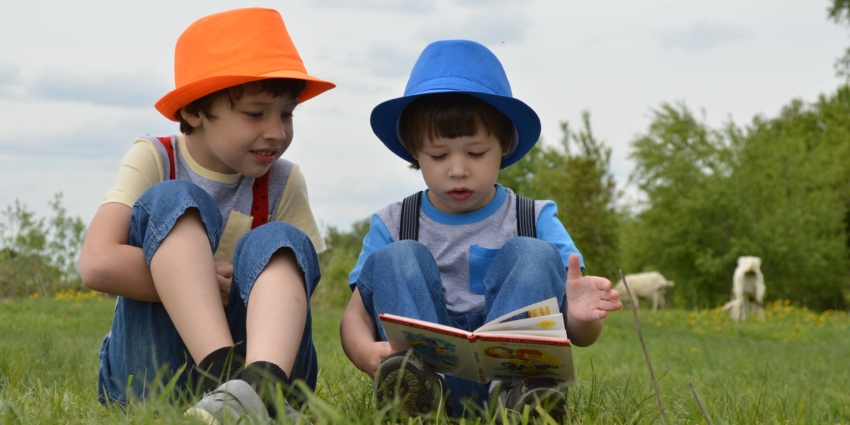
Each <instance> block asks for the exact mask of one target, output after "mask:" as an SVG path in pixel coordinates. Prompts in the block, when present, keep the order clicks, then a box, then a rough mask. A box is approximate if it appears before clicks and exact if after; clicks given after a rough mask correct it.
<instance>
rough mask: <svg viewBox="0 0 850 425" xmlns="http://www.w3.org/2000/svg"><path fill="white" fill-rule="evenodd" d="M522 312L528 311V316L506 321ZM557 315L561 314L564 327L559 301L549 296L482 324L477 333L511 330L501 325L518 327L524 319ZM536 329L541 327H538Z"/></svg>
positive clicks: (561, 322)
mask: <svg viewBox="0 0 850 425" xmlns="http://www.w3.org/2000/svg"><path fill="white" fill-rule="evenodd" d="M520 313H527V314H528V318H527V319H520V320H512V321H509V322H505V320H507V319H510V318H511V317H513V316H516V315H518V314H520ZM555 315H559V316H561V320H560V326H561V328H564V325H563V323H564V320H563V314H561V311H560V310H559V309H558V301H557V300H555V298H554V297H553V298H549V299H548V300H544V301H540V302H538V303H534V304H531V305H529V306H525V307H523V308H520V309H518V310H514V311H512V312H510V313H508V314H505V315H504V316H502V317H499V318H497V319H495V320H492V321H490V322H488V323H485V324H484V326H481V327H480V328H478V329H476V330H475V333H481V332H490V331H494V330H497V329H502V330H510V329H508V328H507V327H503V326H500V325H503V324H504V325H505V326H511V327H516V326H520V325H518V324H517V323H516V322H521V321H523V320H529V319H534V318H540V317H544V316H555ZM528 323H530V322H526V325H525V326H527V324H528ZM555 326H558V323H555ZM528 329H532V328H528ZM536 329H540V328H539V327H538V328H536ZM513 330H518V329H513Z"/></svg>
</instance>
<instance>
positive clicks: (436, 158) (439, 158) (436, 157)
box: [428, 154, 446, 161]
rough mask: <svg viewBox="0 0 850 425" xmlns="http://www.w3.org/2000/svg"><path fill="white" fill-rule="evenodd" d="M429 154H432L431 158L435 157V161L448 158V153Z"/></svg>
mask: <svg viewBox="0 0 850 425" xmlns="http://www.w3.org/2000/svg"><path fill="white" fill-rule="evenodd" d="M428 156H430V157H431V159H433V160H434V161H442V160H444V159H446V154H442V155H428Z"/></svg>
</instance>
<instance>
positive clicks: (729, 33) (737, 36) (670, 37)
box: [658, 21, 752, 51]
mask: <svg viewBox="0 0 850 425" xmlns="http://www.w3.org/2000/svg"><path fill="white" fill-rule="evenodd" d="M751 37H752V35H751V34H750V33H749V32H748V31H746V30H745V29H743V28H741V27H739V26H737V25H732V24H727V23H723V22H705V21H700V22H697V23H695V24H693V25H691V26H689V27H687V28H676V29H670V30H664V31H660V32H658V38H659V39H660V40H661V45H662V46H663V47H665V48H677V49H682V50H685V51H703V50H709V49H712V48H714V47H717V46H720V45H722V44H726V43H730V42H735V41H740V40H746V39H748V38H751Z"/></svg>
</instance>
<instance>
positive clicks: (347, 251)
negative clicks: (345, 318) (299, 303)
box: [312, 219, 369, 307]
mask: <svg viewBox="0 0 850 425" xmlns="http://www.w3.org/2000/svg"><path fill="white" fill-rule="evenodd" d="M368 232H369V219H365V220H361V221H358V222H356V223H354V224H353V225H352V231H351V232H348V233H345V232H340V231H339V229H337V228H336V227H334V226H330V227H328V231H327V234H326V235H325V243H326V244H327V246H328V250H327V251H325V252H323V253H321V254H319V267H320V268H321V270H322V280H321V282H320V284H319V286H318V288H317V289H316V292H315V293H314V294H313V298H312V304H313V305H314V306H317V307H343V306H345V305H346V304H348V299H349V298H350V297H351V290H350V289H349V288H348V274H349V273H351V269H352V268H354V264H356V263H357V257H358V256H359V255H360V250H361V248H362V247H363V238H364V237H365V236H366V233H368Z"/></svg>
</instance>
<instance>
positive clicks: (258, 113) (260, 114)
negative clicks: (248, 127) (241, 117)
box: [245, 112, 263, 118]
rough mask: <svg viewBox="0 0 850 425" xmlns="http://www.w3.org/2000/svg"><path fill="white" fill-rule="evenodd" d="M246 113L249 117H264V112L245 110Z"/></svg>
mask: <svg viewBox="0 0 850 425" xmlns="http://www.w3.org/2000/svg"><path fill="white" fill-rule="evenodd" d="M245 115H247V116H248V118H262V117H263V113H262V112H245Z"/></svg>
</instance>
